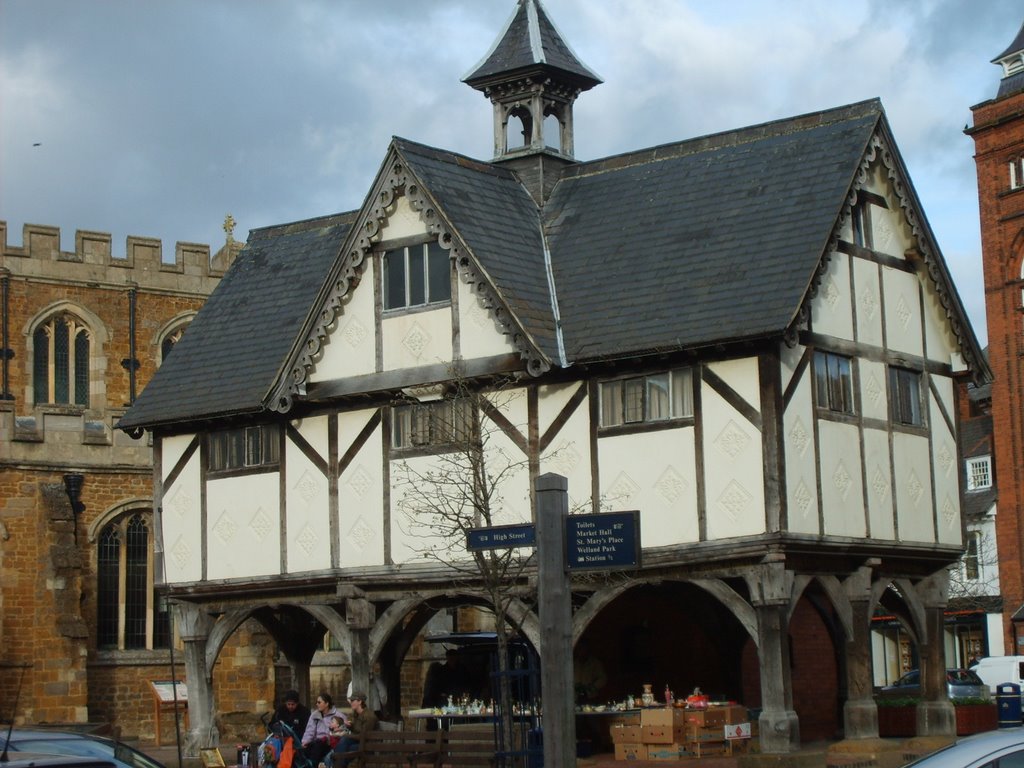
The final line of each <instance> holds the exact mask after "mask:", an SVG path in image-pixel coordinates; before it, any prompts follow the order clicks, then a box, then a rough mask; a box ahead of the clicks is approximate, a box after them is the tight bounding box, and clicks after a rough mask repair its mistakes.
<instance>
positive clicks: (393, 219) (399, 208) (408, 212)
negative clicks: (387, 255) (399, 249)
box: [380, 195, 427, 244]
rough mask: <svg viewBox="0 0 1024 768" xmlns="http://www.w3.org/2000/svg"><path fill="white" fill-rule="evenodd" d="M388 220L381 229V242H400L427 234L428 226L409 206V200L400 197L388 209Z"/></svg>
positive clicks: (402, 196)
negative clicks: (400, 240)
mask: <svg viewBox="0 0 1024 768" xmlns="http://www.w3.org/2000/svg"><path fill="white" fill-rule="evenodd" d="M386 213H387V220H386V221H385V222H384V225H383V226H382V227H381V229H380V238H381V241H382V242H384V243H385V244H386V243H387V241H388V240H398V239H401V238H404V237H421V236H425V235H426V234H427V226H426V224H424V223H423V220H422V219H421V218H420V215H419V213H417V212H416V211H414V210H413V209H412V207H411V206H410V205H409V199H408V198H407V197H406V196H405V195H400V196H398V197H396V198H395V199H394V202H393V203H392V204H391V208H390V209H388V211H387V212H386Z"/></svg>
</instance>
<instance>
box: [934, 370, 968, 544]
mask: <svg viewBox="0 0 1024 768" xmlns="http://www.w3.org/2000/svg"><path fill="white" fill-rule="evenodd" d="M933 381H935V382H936V383H938V382H940V381H948V379H945V380H944V379H942V378H941V377H934V378H933ZM928 404H929V416H928V418H929V419H930V424H931V428H932V471H933V472H934V476H935V503H936V504H937V506H938V509H937V511H938V516H937V532H938V540H939V542H941V543H942V544H956V545H959V544H961V543H963V533H962V529H961V509H960V459H959V457H958V454H957V448H956V439H955V437H954V435H953V434H952V433H951V432H950V431H949V427H948V426H947V425H946V420H945V419H944V418H942V414H941V412H940V411H939V406H938V404H937V403H936V401H935V398H934V397H932V396H931V395H930V394H929V398H928ZM947 412H948V411H947Z"/></svg>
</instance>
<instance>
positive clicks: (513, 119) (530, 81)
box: [463, 0, 601, 160]
mask: <svg viewBox="0 0 1024 768" xmlns="http://www.w3.org/2000/svg"><path fill="white" fill-rule="evenodd" d="M463 82H464V83H466V84H467V85H469V86H471V87H473V88H475V89H476V90H478V91H481V92H482V93H483V94H484V95H485V96H487V97H488V98H489V99H490V100H491V103H492V104H493V105H494V159H495V160H505V159H510V158H514V157H521V156H523V155H530V154H537V153H549V154H550V153H554V154H555V155H559V156H561V157H563V158H566V159H569V160H571V159H572V157H573V124H572V105H573V102H574V101H575V100H576V97H577V96H579V94H580V93H581V92H583V91H587V90H590V89H591V88H593V87H594V86H595V85H598V84H599V83H600V82H601V79H600V78H599V77H597V75H595V74H594V73H593V72H591V71H590V70H589V69H588V68H587V67H585V66H584V65H583V64H582V63H581V62H580V60H579V59H578V58H576V55H575V54H574V53H573V52H572V50H571V49H570V48H569V46H568V45H567V44H566V42H565V41H564V40H563V39H562V36H561V35H560V34H559V33H558V30H556V29H555V25H554V24H552V23H551V19H550V18H548V15H547V13H546V12H545V11H544V8H543V6H542V5H541V4H540V0H519V2H518V4H517V6H516V9H515V11H514V12H513V14H512V16H511V18H510V19H509V20H508V23H507V24H506V25H505V28H504V29H503V30H502V32H501V34H500V35H499V36H498V39H497V41H496V42H495V43H494V45H493V46H492V47H491V49H490V50H489V51H488V52H487V54H486V55H485V56H484V58H483V60H482V61H481V62H480V63H479V64H478V65H477V66H475V67H474V68H473V69H472V70H471V71H470V73H469V74H468V75H466V76H465V77H464V78H463Z"/></svg>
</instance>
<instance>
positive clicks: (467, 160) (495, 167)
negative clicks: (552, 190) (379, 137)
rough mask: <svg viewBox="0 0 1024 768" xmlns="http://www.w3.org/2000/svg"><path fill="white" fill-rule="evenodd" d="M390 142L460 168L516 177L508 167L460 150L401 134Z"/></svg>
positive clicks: (403, 150) (393, 137) (511, 177)
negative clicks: (415, 139) (432, 144)
mask: <svg viewBox="0 0 1024 768" xmlns="http://www.w3.org/2000/svg"><path fill="white" fill-rule="evenodd" d="M391 140H392V142H394V144H395V145H396V146H397V147H398V149H399V150H400V151H402V152H413V153H416V154H421V155H427V156H432V157H433V158H434V159H440V160H443V159H447V158H451V159H453V160H454V161H455V162H456V163H457V164H458V165H459V166H461V167H462V168H468V169H470V170H476V171H480V172H481V173H490V174H494V175H496V176H503V177H505V178H507V179H517V178H518V177H517V176H516V174H515V173H514V172H513V171H511V170H510V169H508V168H506V167H505V166H503V165H499V164H498V163H492V162H490V161H488V160H480V159H478V158H475V157H470V156H469V155H464V154H462V153H460V152H453V151H452V150H450V149H442V148H440V147H433V146H431V145H429V144H423V143H421V142H418V141H412V140H411V139H403V138H402V137H401V136H392V137H391Z"/></svg>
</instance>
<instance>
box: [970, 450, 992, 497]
mask: <svg viewBox="0 0 1024 768" xmlns="http://www.w3.org/2000/svg"><path fill="white" fill-rule="evenodd" d="M991 487H992V457H991V456H976V457H974V458H971V459H968V460H967V490H968V491H983V490H985V489H986V488H991Z"/></svg>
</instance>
